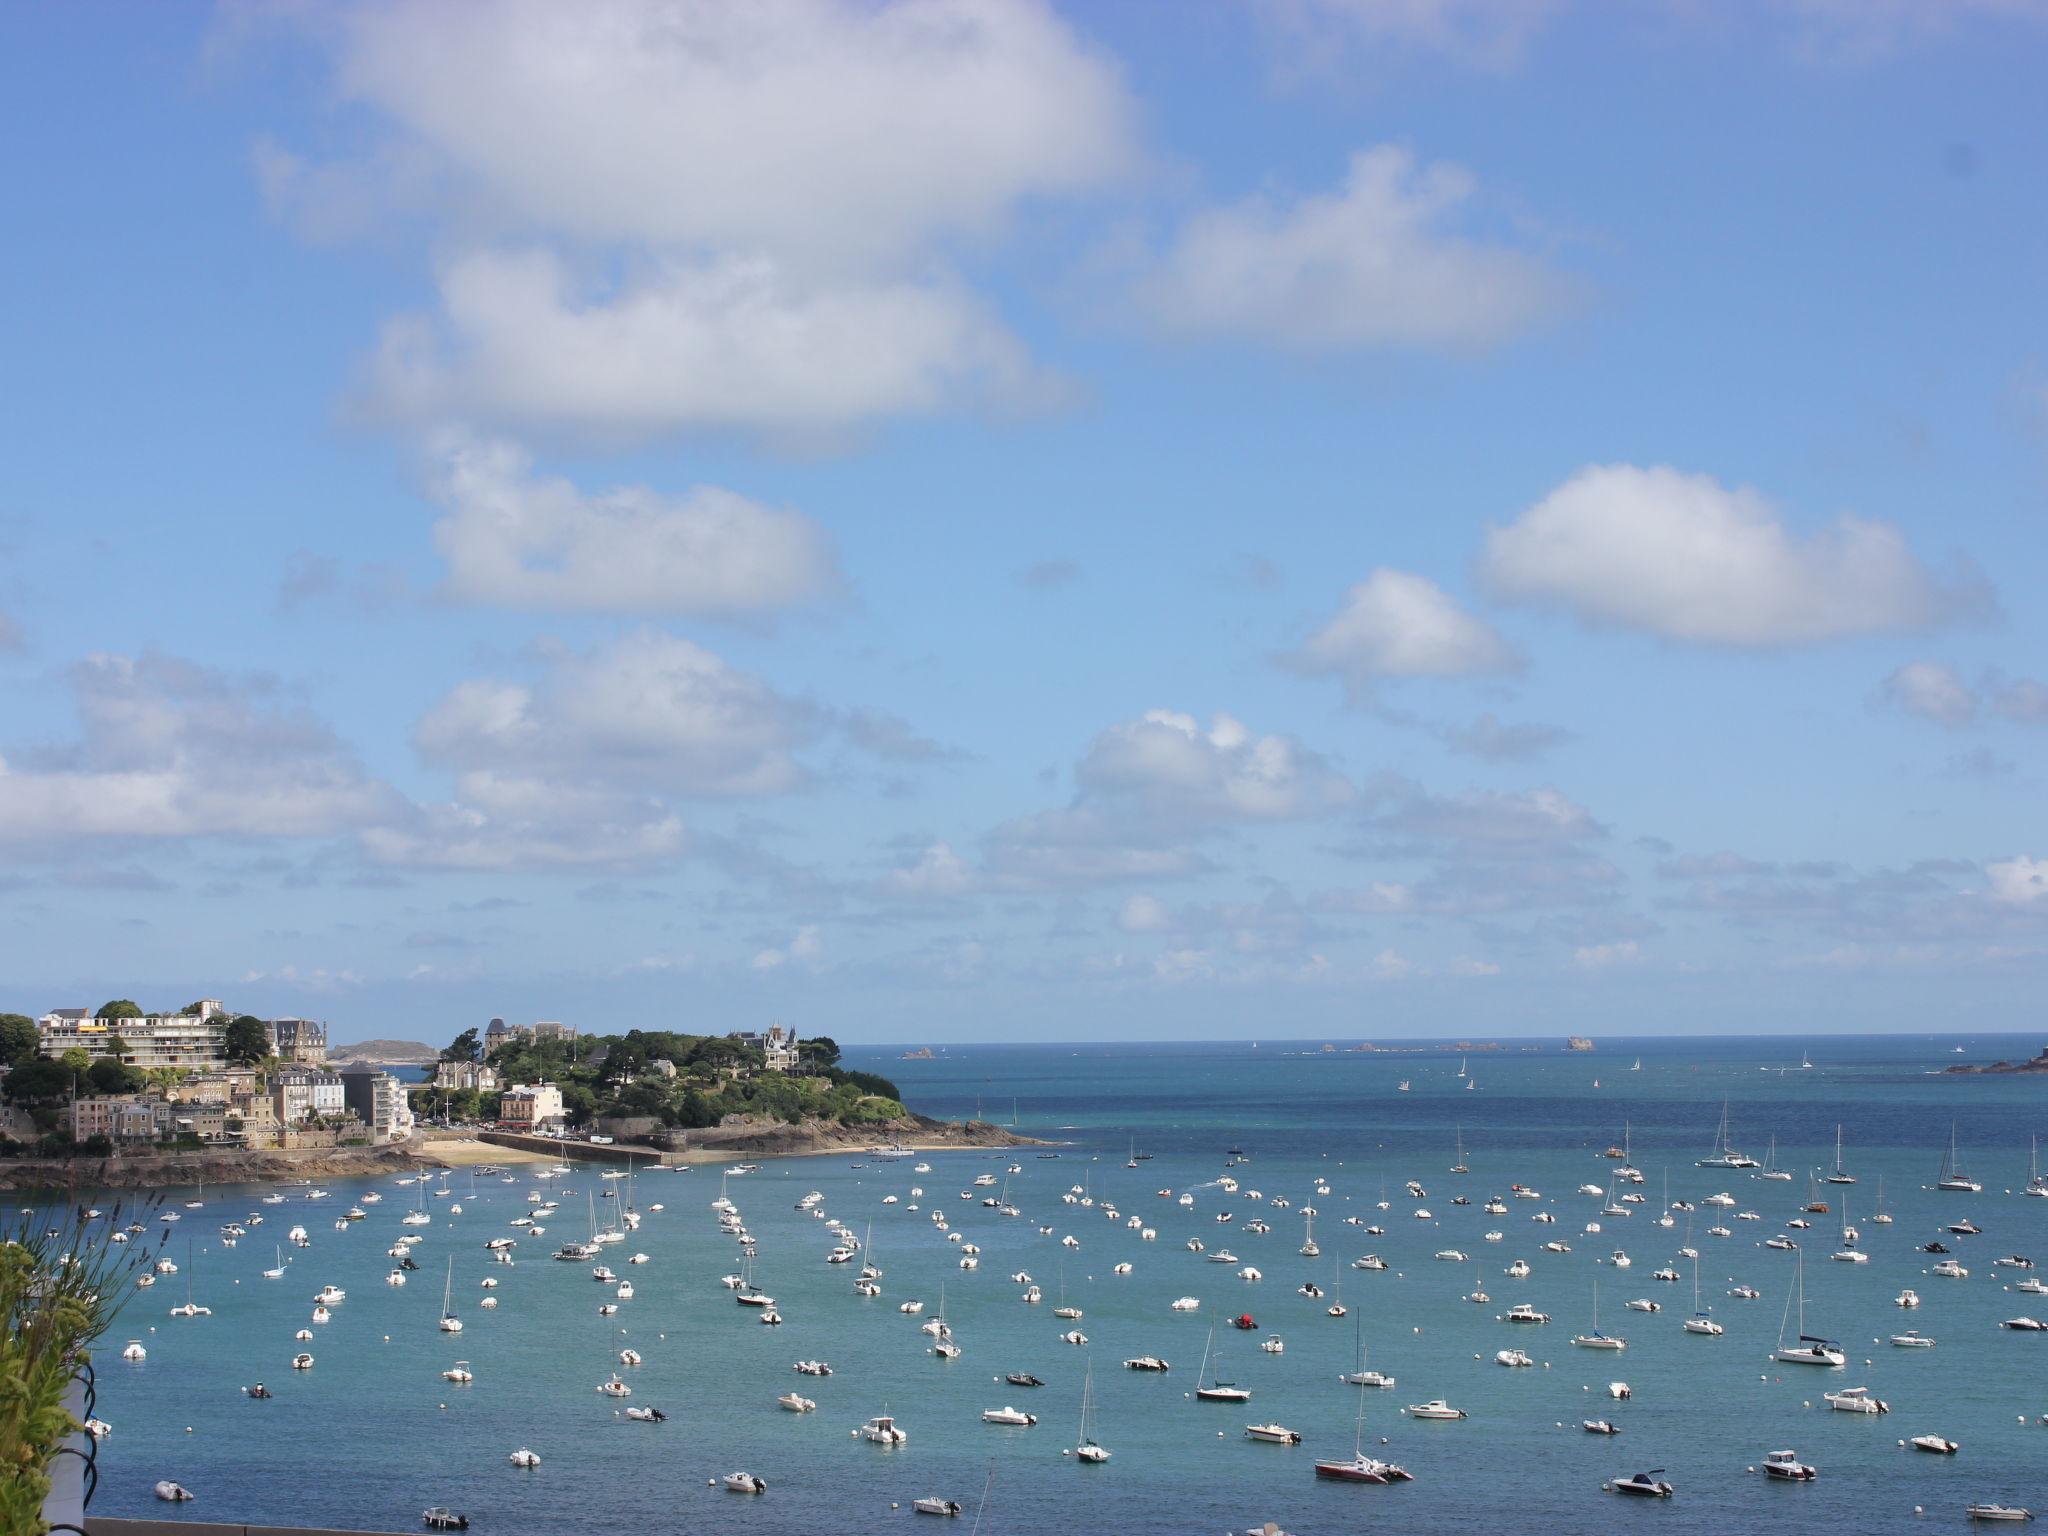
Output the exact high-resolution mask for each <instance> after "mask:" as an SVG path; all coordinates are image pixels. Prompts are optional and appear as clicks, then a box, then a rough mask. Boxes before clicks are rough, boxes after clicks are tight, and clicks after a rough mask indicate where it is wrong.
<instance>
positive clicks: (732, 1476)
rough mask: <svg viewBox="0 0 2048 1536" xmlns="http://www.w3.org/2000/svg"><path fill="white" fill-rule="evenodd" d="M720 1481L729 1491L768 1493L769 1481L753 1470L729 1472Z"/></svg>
mask: <svg viewBox="0 0 2048 1536" xmlns="http://www.w3.org/2000/svg"><path fill="white" fill-rule="evenodd" d="M720 1482H721V1483H722V1484H723V1485H724V1487H725V1491H726V1492H727V1493H766V1492H767V1491H768V1484H767V1482H766V1481H765V1480H764V1479H762V1478H758V1477H756V1476H754V1474H753V1473H751V1472H728V1473H726V1474H725V1476H724V1477H723V1478H721V1479H720Z"/></svg>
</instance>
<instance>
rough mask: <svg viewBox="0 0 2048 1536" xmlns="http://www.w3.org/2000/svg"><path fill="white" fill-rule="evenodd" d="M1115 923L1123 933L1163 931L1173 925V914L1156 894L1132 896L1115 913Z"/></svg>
mask: <svg viewBox="0 0 2048 1536" xmlns="http://www.w3.org/2000/svg"><path fill="white" fill-rule="evenodd" d="M1116 925H1117V927H1119V928H1121V929H1123V931H1124V932H1125V933H1165V932H1167V931H1168V930H1169V929H1171V928H1172V927H1173V926H1174V923H1173V914H1172V913H1170V912H1168V911H1167V910H1166V904H1165V903H1164V902H1162V901H1161V900H1160V899H1159V898H1158V897H1157V896H1133V897H1131V898H1130V899H1129V900H1128V901H1126V902H1125V903H1124V905H1123V910H1122V911H1121V912H1119V913H1118V914H1117V918H1116Z"/></svg>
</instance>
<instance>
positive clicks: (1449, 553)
mask: <svg viewBox="0 0 2048 1536" xmlns="http://www.w3.org/2000/svg"><path fill="white" fill-rule="evenodd" d="M8 30H9V33H10V40H11V42H12V44H13V46H11V47H9V48H7V49H4V50H0V99H4V100H6V101H7V102H8V103H9V107H10V116H11V119H12V121H13V123H14V125H15V131H14V132H12V133H10V134H8V135H5V136H4V138H0V169H4V172H5V184H6V185H7V186H8V187H9V188H10V202H11V207H12V212H13V214H14V217H13V218H12V219H11V220H10V221H9V222H10V231H9V237H8V239H7V240H6V241H4V242H0V317H4V318H0V351H4V356H5V358H6V360H7V376H8V381H9V385H10V388H9V390H8V408H7V410H6V412H5V413H4V415H0V435H4V440H0V448H4V460H0V462H4V463H5V466H6V471H5V475H4V478H0V690H4V698H5V700H6V704H7V707H6V709H5V711H4V715H0V976H4V977H6V978H7V983H8V985H7V989H6V990H7V996H6V997H4V998H0V1006H6V1007H18V1008H23V1009H27V1010H28V1011H32V1012H40V1011H42V1010H43V1009H45V1008H48V1007H53V1006H60V1005H76V1004H78V1003H80V1002H96V1001H98V1000H99V999H100V998H101V997H103V996H112V995H132V996H136V997H137V998H139V999H147V1000H156V1001H167V1002H182V1001H184V1000H186V999H187V998H189V997H192V996H198V995H225V996H228V997H230V998H232V999H234V1000H236V1001H237V1002H238V1003H240V1004H241V1005H243V1006H247V1007H251V1008H257V1009H260V1010H263V1011H273V1010H274V1011H280V1012H282V1011H293V1012H301V1013H306V1014H311V1015H317V1016H323V1017H327V1018H329V1019H331V1020H332V1021H334V1025H335V1027H336V1029H337V1030H338V1031H339V1032H340V1035H341V1037H342V1038H356V1037H363V1036H369V1035H376V1034H399V1035H416V1036H420V1037H424V1038H429V1039H438V1038H441V1037H443V1036H444V1035H449V1034H452V1033H454V1032H455V1031H456V1030H457V1029H459V1028H461V1027H462V1026H463V1025H464V1024H466V1023H470V1022H475V1021H476V1019H478V1018H481V1017H488V1016H490V1015H492V1014H502V1015H504V1016H506V1017H534V1016H541V1017H562V1018H567V1019H571V1020H574V1021H577V1022H581V1023H585V1024H587V1025H589V1026H591V1027H597V1028H605V1027H612V1026H617V1025H621V1024H624V1023H627V1022H651V1021H659V1022H661V1023H663V1024H667V1025H671V1026H674V1027H682V1028H690V1027H703V1028H711V1027H716V1028H727V1027H740V1026H750V1025H754V1024H758V1023H761V1022H765V1021H767V1020H770V1019H780V1020H785V1021H789V1022H793V1023H796V1024H798V1025H799V1026H800V1027H803V1028H805V1029H807V1030H808V1029H816V1030H820V1031H823V1032H828V1033H832V1034H835V1035H838V1036H841V1037H843V1038H847V1039H885V1040H894V1039H934V1040H937V1039H978V1038H1044V1039H1064V1038H1073V1037H1075V1036H1077V1035H1106V1036H1128V1037H1154V1038H1177V1037H1212V1036H1253V1037H1257V1036H1266V1037H1269V1038H1270V1037H1277V1036H1283V1035H1308V1036H1317V1035H1329V1036H1341V1037H1364V1038H1370V1037H1374V1036H1384V1037H1393V1036H1402V1035H1408V1036H1412V1035H1421V1034H1466V1035H1475V1036H1477V1035H1486V1036H1500V1035H1510V1034H1559V1033H1564V1032H1566V1031H1568V1030H1581V1031H1586V1032H1592V1033H1601V1032H1607V1033H1622V1032H1656V1031H1671V1032H1698V1031H1702V1030H1716V1029H1730V1030H1747V1031H1772V1030H1782V1031H1786V1032H1793V1033H1809V1032H1819V1031H1826V1030H1855V1029H1902V1030H1903V1029H1927V1028H1951V1027H1966V1028H1971V1029H1992V1028H2015V1027H2026V1026H2028V1025H2029V1024H2031V1023H2032V1022H2033V1021H2034V1019H2035V1017H2036V1014H2037V1009H2036V1008H2034V1007H2033V1006H2031V1005H2032V1003H2033V1001H2034V1000H2035V999H2037V998H2038V997H2039V995H2040V988H2041V985H2042V983H2043V981H2044V980H2048V958H2044V957H2048V829H2044V819H2043V816H2042V813H2041V811H2040V809H2039V807H2040V805H2041V803H2042V790H2043V783H2042V780H2043V774H2042V771H2041V762H2042V755H2041V747H2042V744H2043V743H2044V741H2048V682H2044V679H2048V625H2044V622H2043V619H2042V617H2041V607H2040V603H2039V600H2038V598H2039V594H2040V593H2041V592H2042V591H2043V590H2044V587H2048V520H2044V517H2043V505H2044V492H2048V335H2044V331H2043V323H2042V306H2041V304H2040V297H2039V296H2040V281H2041V273H2042V272H2043V271H2044V270H2048V214H2044V212H2043V210H2042V207H2041V204H2040V199H2039V197H2038V188H2039V186H2040V184H2041V180H2042V175H2043V171H2044V166H2043V164H2042V153H2043V151H2042V147H2041V118H2040V111H2039V102H2038V88H2037V87H2038V81H2039V79H2040V77H2041V73H2042V69H2043V66H2044V63H2048V7H2044V6H2042V5H2040V4H2036V3H2034V0H1974V3H1952V4H1935V3H1931V0H1930V3H1918V0H1874V3H1860V4H1850V3H1847V0H1755V3H1751V4H1746V5H1739V6H1733V7H1709V6H1695V5H1687V4H1683V3H1678V0H1673V3H1669V4H1648V5H1640V6H1625V7H1623V6H1612V5H1602V4H1591V3H1569V0H1555V3H1514V4H1508V3H1496V0H1244V3H1242V4H1222V3H1189V4H1166V3H1149V4H1141V3H1136V0H1132V3H1121V4H1104V5H1090V6H1069V7H1064V8H1059V7H1053V6H1049V5H1044V4H1040V3H1035V0H982V3H973V4H968V3H954V0H869V3H862V4H852V3H839V0H772V3H764V4H761V5H753V6H721V5H698V4H681V3H678V4H673V5H656V4H646V5H612V4H593V5H589V6H579V7H560V6H553V5H542V4H538V3H531V4H511V3H501V4H478V5H472V6H459V7H458V6H439V5H414V4H382V5H362V6H357V7H353V8H347V9H343V8H321V7H297V6H290V5H246V6H241V5H238V6H230V7H226V8H222V9H218V10H213V11H208V10H205V9H203V8H199V7H154V6H112V5H85V6H75V7H42V8H36V9H32V10H25V11H21V12H19V13H17V14H15V15H13V16H12V17H10V18H9V23H8Z"/></svg>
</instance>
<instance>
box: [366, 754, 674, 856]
mask: <svg viewBox="0 0 2048 1536" xmlns="http://www.w3.org/2000/svg"><path fill="white" fill-rule="evenodd" d="M362 842H363V851H364V853H365V854H366V855H367V856H368V857H369V858H370V860H371V861H372V862H374V863H377V864H386V865H398V866H406V867H411V868H418V869H442V870H465V871H472V872H488V873H500V874H505V873H515V872H525V871H533V870H562V871H571V872H573V871H589V870H612V869H644V868H650V867H653V866H656V865H660V864H665V863H669V862H672V861H673V860H675V859H677V858H680V857H681V856H682V855H683V854H684V853H685V852H687V851H688V847H689V839H688V836H687V834H686V832H685V829H684V826H683V821H682V818H681V817H680V816H678V815H677V814H676V813H675V812H674V811H673V810H671V809H670V808H669V807H668V806H667V805H666V804H664V803H663V802H662V801H660V800H659V799H657V798H655V797H654V796H651V795H636V794H630V793H625V792H622V791H619V790H615V789H609V788H605V787H601V786H581V785H575V784H566V783H563V782H561V781H560V780H559V779H553V778H544V777H539V776H535V775H532V774H525V773H521V772H518V771H517V770H516V769H512V770H508V771H503V772H499V771H493V770H488V769H476V770H472V771H470V772H466V773H461V774H458V775H457V776H456V779H455V797H454V798H453V799H452V800H447V801H442V802H437V803H432V804H426V805H418V806H413V807H411V808H409V810H408V812H407V813H406V814H404V815H402V816H399V817H396V818H394V819H393V820H391V821H390V822H388V823H386V824H384V825H381V826H376V827H372V828H370V829H368V830H367V831H365V832H364V833H363V838H362Z"/></svg>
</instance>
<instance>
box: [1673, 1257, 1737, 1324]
mask: <svg viewBox="0 0 2048 1536" xmlns="http://www.w3.org/2000/svg"><path fill="white" fill-rule="evenodd" d="M1682 1326H1683V1327H1684V1329H1685V1331H1686V1332H1687V1333H1697V1334H1701V1335H1703V1336H1704V1337H1706V1338H1710V1339H1718V1338H1719V1337H1721V1335H1722V1334H1723V1333H1724V1332H1726V1330H1725V1329H1723V1328H1722V1326H1721V1325H1720V1324H1719V1323H1717V1322H1715V1321H1714V1320H1713V1319H1712V1318H1711V1317H1709V1316H1707V1314H1706V1312H1705V1311H1704V1310H1703V1309H1702V1308H1701V1307H1700V1267H1699V1265H1698V1264H1694V1265H1693V1267H1692V1316H1691V1317H1688V1318H1687V1319H1686V1320H1685V1322H1684V1324H1683V1325H1682Z"/></svg>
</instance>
